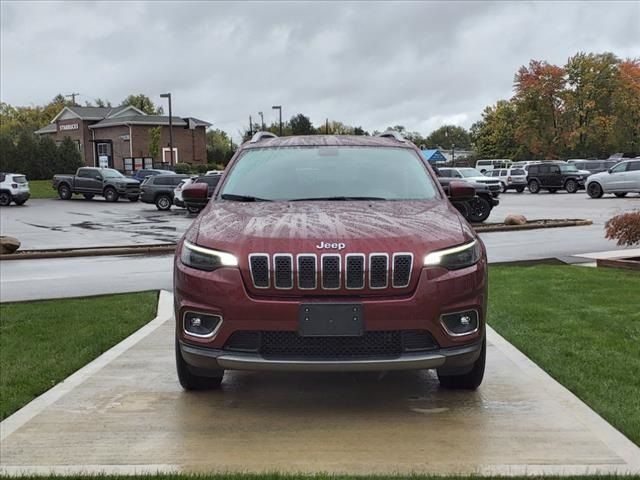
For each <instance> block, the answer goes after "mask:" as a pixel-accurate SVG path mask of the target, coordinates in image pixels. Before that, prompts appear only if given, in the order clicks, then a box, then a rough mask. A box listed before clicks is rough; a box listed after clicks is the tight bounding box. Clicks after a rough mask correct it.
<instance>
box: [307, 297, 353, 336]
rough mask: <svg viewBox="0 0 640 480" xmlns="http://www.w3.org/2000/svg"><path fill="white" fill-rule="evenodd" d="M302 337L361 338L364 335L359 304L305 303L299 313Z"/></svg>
mask: <svg viewBox="0 0 640 480" xmlns="http://www.w3.org/2000/svg"><path fill="white" fill-rule="evenodd" d="M298 333H299V334H300V336H302V337H359V336H362V334H363V333H364V320H363V317H362V305H361V304H359V303H305V304H302V305H300V310H299V313H298Z"/></svg>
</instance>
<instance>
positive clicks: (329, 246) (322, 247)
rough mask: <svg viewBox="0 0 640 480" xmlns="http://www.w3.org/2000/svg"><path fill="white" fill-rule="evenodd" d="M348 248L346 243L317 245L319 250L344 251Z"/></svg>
mask: <svg viewBox="0 0 640 480" xmlns="http://www.w3.org/2000/svg"><path fill="white" fill-rule="evenodd" d="M346 247H347V246H346V245H345V244H344V243H327V242H320V243H319V244H318V245H316V248H317V249H319V250H329V249H332V250H336V249H337V250H343V249H344V248H346Z"/></svg>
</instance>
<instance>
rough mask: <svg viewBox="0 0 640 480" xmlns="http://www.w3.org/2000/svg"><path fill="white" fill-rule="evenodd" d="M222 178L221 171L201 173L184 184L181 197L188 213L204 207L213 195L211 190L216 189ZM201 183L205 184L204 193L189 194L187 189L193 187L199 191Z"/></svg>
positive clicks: (198, 210) (196, 211)
mask: <svg viewBox="0 0 640 480" xmlns="http://www.w3.org/2000/svg"><path fill="white" fill-rule="evenodd" d="M220 178H222V174H221V173H215V174H212V175H202V176H200V177H196V178H195V179H194V180H193V181H192V182H191V183H190V184H189V185H188V186H186V187H185V188H184V190H183V194H184V196H183V198H184V205H185V206H186V207H187V210H189V212H190V213H198V212H200V211H201V210H202V209H203V208H204V207H206V205H207V202H208V201H209V199H210V198H211V196H212V195H213V192H214V191H215V189H216V185H218V182H219V181H220ZM201 185H206V191H204V192H203V193H204V195H202V194H199V193H198V194H195V195H194V194H192V195H189V191H190V190H192V189H195V191H199V188H200V186H201Z"/></svg>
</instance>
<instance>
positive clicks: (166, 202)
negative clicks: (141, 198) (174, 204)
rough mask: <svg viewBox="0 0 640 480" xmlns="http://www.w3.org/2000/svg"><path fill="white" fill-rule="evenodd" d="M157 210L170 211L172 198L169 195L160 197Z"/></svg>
mask: <svg viewBox="0 0 640 480" xmlns="http://www.w3.org/2000/svg"><path fill="white" fill-rule="evenodd" d="M156 208H157V209H158V210H169V209H170V208H171V197H170V196H169V195H158V198H156Z"/></svg>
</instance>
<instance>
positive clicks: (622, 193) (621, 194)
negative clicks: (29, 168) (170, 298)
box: [16, 192, 627, 203]
mask: <svg viewBox="0 0 640 480" xmlns="http://www.w3.org/2000/svg"><path fill="white" fill-rule="evenodd" d="M614 195H615V196H616V197H618V198H622V197H626V196H627V192H617V193H614ZM16 203H17V202H16Z"/></svg>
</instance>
